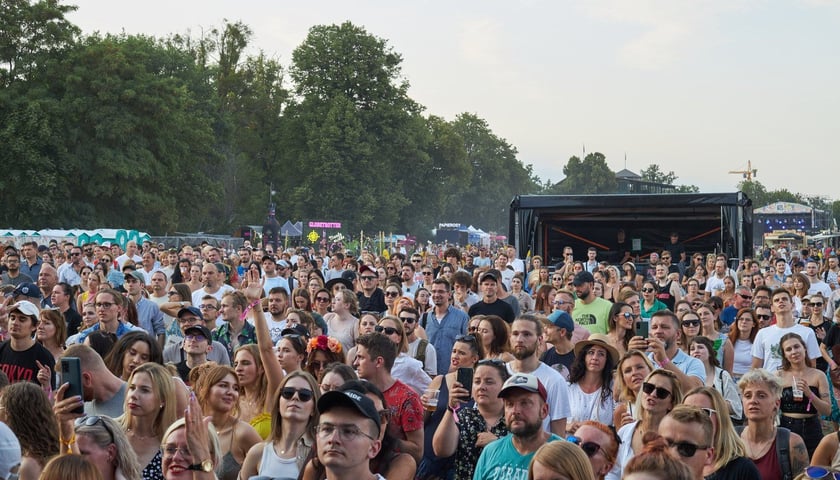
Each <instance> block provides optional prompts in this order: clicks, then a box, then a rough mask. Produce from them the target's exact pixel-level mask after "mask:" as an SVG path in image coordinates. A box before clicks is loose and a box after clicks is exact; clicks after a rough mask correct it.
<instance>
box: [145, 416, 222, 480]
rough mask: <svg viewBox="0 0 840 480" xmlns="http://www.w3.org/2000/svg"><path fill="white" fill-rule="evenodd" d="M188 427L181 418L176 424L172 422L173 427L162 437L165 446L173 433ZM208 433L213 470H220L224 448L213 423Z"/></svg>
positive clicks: (208, 428) (209, 426)
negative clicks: (220, 443)
mask: <svg viewBox="0 0 840 480" xmlns="http://www.w3.org/2000/svg"><path fill="white" fill-rule="evenodd" d="M203 423H204V422H202V424H203ZM186 427H187V421H186V420H185V419H183V418H179V419H177V420H175V421H174V422H172V425H170V426H169V428H167V429H166V432H164V434H163V436H162V437H161V443H162V444H165V443H166V439H167V438H169V437H170V436H172V433H173V432H175V431H176V430H179V429H181V428H186ZM207 433H208V434H209V435H208V436H207V437H208V440H209V442H208V443H209V445H208V447H210V459H211V460H212V461H213V469H214V470H215V469H216V468H218V466H219V462H220V460H221V458H219V453H220V452H221V451H222V447H221V446H220V445H219V435H218V434H217V433H216V429H215V428H214V427H213V424H212V423H210V424H208V425H207ZM160 447H161V448H160V449H161V450H163V447H164V445H161V446H160Z"/></svg>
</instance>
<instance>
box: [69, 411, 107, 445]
mask: <svg viewBox="0 0 840 480" xmlns="http://www.w3.org/2000/svg"><path fill="white" fill-rule="evenodd" d="M97 423H102V427H103V428H104V429H105V431H106V432H108V435H110V436H111V441H113V440H114V432H112V431H111V429H110V428H108V424H107V423H105V421H103V420H102V417H99V416H97V415H90V416H87V417H81V418H77V419H76V421H75V422H74V424H75V426H76V428H79V427H82V426H84V427H92V426H94V425H96V424H97Z"/></svg>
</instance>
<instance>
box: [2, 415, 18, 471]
mask: <svg viewBox="0 0 840 480" xmlns="http://www.w3.org/2000/svg"><path fill="white" fill-rule="evenodd" d="M18 465H20V442H18V439H17V437H16V436H15V434H14V432H12V429H11V428H9V426H8V425H6V424H5V423H2V422H0V478H8V477H9V473H11V470H12V469H13V468H15V467H17V466H18Z"/></svg>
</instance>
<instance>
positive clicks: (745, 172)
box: [729, 160, 758, 182]
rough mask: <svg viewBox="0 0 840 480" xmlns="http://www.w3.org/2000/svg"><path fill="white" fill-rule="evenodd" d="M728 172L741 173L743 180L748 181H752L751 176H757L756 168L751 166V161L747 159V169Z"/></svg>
mask: <svg viewBox="0 0 840 480" xmlns="http://www.w3.org/2000/svg"><path fill="white" fill-rule="evenodd" d="M729 173H733V174H737V175H742V176H743V177H744V180H746V181H748V182H752V179H753V177H757V176H758V169H757V168H752V162H751V161H749V160H747V169H746V170H730V171H729Z"/></svg>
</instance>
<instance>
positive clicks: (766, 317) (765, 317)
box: [755, 314, 773, 320]
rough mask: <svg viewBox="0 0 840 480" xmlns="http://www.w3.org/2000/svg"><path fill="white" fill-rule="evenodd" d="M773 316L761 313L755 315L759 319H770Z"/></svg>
mask: <svg viewBox="0 0 840 480" xmlns="http://www.w3.org/2000/svg"><path fill="white" fill-rule="evenodd" d="M772 317H773V316H772V315H759V314H756V315H755V318H757V319H759V320H770V319H771V318H772Z"/></svg>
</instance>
